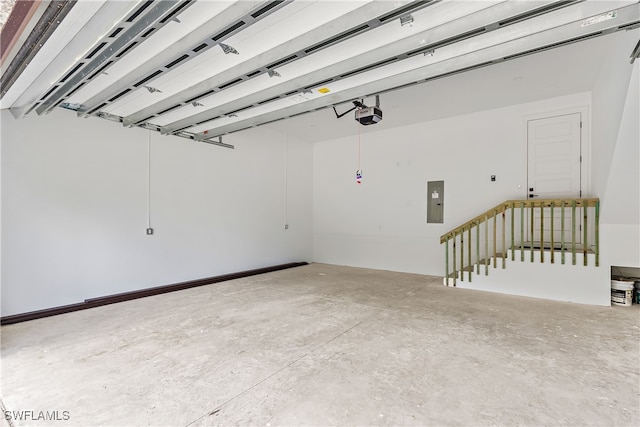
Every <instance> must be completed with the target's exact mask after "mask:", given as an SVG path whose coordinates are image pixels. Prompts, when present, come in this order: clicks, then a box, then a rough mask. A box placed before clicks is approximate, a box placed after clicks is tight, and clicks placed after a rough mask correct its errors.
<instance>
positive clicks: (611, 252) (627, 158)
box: [601, 61, 640, 274]
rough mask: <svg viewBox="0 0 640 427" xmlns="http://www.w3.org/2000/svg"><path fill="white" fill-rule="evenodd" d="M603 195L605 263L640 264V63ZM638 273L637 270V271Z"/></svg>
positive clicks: (602, 222) (625, 105) (636, 67)
mask: <svg viewBox="0 0 640 427" xmlns="http://www.w3.org/2000/svg"><path fill="white" fill-rule="evenodd" d="M629 68H631V66H629ZM625 98H626V100H625V102H624V103H623V106H624V109H623V113H622V119H621V121H620V127H619V132H618V133H617V140H616V143H615V145H614V147H613V150H612V151H613V154H612V161H611V168H610V172H609V174H608V180H607V186H606V191H605V192H604V195H603V197H602V217H601V230H602V240H601V242H602V254H603V265H604V266H605V267H606V266H612V265H613V266H626V267H640V120H639V119H638V118H639V117H640V63H639V62H638V61H636V62H635V63H634V66H633V74H632V76H631V80H630V83H629V86H628V90H627V92H626V97H625ZM636 274H637V273H636Z"/></svg>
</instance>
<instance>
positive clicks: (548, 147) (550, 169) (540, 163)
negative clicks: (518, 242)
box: [527, 113, 582, 243]
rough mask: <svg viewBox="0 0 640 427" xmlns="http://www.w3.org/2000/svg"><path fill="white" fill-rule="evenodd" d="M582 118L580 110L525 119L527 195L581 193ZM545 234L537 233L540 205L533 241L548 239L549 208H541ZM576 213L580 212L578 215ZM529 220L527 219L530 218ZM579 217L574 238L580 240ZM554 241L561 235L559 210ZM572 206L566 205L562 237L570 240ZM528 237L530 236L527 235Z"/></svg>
mask: <svg viewBox="0 0 640 427" xmlns="http://www.w3.org/2000/svg"><path fill="white" fill-rule="evenodd" d="M581 148H582V118H581V114H580V113H573V114H564V115H560V116H554V117H547V118H544V119H536V120H529V121H528V122H527V149H528V177H527V190H528V191H527V197H529V198H530V199H533V198H540V199H571V198H578V197H581V195H582V191H581V190H582V189H581V182H580V181H581V180H580V176H581V165H582V153H581ZM543 215H544V224H543V225H544V230H545V231H544V238H541V236H540V228H541V227H540V217H541V212H540V209H535V210H534V229H533V240H534V242H541V243H544V242H549V241H550V240H551V233H550V228H551V212H550V209H545V210H544V213H543ZM577 216H578V217H579V215H577ZM529 223H530V222H529ZM580 224H581V223H580V222H579V220H578V221H576V224H575V227H576V242H580V240H579V236H580V234H581V233H579V231H578V230H579V229H580ZM553 228H554V230H553V233H554V242H560V239H561V237H562V236H561V216H560V210H559V209H557V210H556V215H555V218H554V226H553ZM571 230H572V223H571V209H570V208H569V209H565V231H564V241H565V242H570V241H571ZM529 240H530V236H529Z"/></svg>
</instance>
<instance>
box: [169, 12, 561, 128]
mask: <svg viewBox="0 0 640 427" xmlns="http://www.w3.org/2000/svg"><path fill="white" fill-rule="evenodd" d="M563 5H564V4H563V3H559V4H558V5H557V6H558V7H562V6H563ZM542 10H543V11H545V12H548V11H549V5H548V4H546V5H542V6H540V4H539V3H534V2H514V3H499V4H497V5H495V6H490V7H488V6H487V4H482V3H480V2H478V3H466V4H464V5H460V6H458V7H457V8H456V10H455V14H452V13H450V14H447V21H446V24H444V23H443V24H442V25H437V24H438V23H439V22H440V21H437V20H434V19H431V20H429V19H428V18H431V16H429V10H426V11H425V13H424V14H423V16H421V17H423V18H427V19H422V20H420V19H419V21H422V22H423V24H422V25H423V26H422V28H424V31H422V32H419V30H420V28H421V27H418V26H417V25H416V27H417V28H416V29H415V31H412V32H407V33H405V36H404V37H402V38H400V39H398V40H397V41H394V42H387V41H388V40H387V37H389V36H388V35H380V36H378V37H379V39H381V40H382V41H383V42H382V43H381V45H380V46H377V45H376V46H375V49H370V50H368V51H365V52H363V53H360V54H356V52H354V53H353V54H352V55H350V56H349V57H347V58H344V59H343V60H342V61H336V62H333V63H331V62H330V60H327V61H326V63H325V66H324V67H322V68H318V69H312V71H310V72H307V73H304V74H301V75H300V76H299V77H297V78H292V79H289V80H287V81H285V82H283V83H280V84H277V85H273V86H269V87H264V85H263V88H260V87H259V86H258V87H255V88H248V89H247V90H246V91H245V93H244V94H242V96H240V94H238V95H236V96H235V97H233V98H232V99H230V100H229V101H227V102H223V101H218V100H216V99H214V96H213V95H212V96H211V98H212V99H211V102H208V103H206V104H207V105H214V106H215V107H214V108H211V109H209V110H207V111H202V112H198V113H196V114H193V115H190V116H189V117H186V118H184V119H181V120H177V121H174V122H170V123H168V124H165V125H162V132H163V133H172V132H174V131H176V130H179V129H183V128H185V126H188V125H191V126H193V125H196V124H201V123H204V122H207V121H210V120H214V119H216V118H219V117H222V116H228V115H230V114H234V113H236V112H238V111H244V110H246V109H248V108H251V107H257V106H261V105H264V104H265V103H267V102H271V101H276V100H279V99H283V98H286V97H291V96H293V95H294V94H299V93H302V92H304V91H310V90H311V89H313V88H317V87H318V86H321V85H326V84H333V83H335V82H337V81H339V80H341V79H344V78H348V77H351V76H354V75H356V74H362V73H365V72H367V71H369V70H372V69H375V68H379V67H383V66H386V65H389V64H392V63H395V62H398V61H402V60H404V59H406V58H408V57H409V56H413V55H416V54H420V53H423V52H429V51H432V50H433V49H436V48H441V47H444V46H446V45H449V44H452V43H456V42H460V41H462V40H465V39H467V38H469V37H471V36H470V34H473V35H479V34H483V33H487V32H489V31H492V30H495V29H497V28H504V27H505V26H506V24H505V23H506V22H509V23H512V22H513V18H514V17H520V16H522V15H523V14H528V15H529V16H530V17H532V16H533V14H534V13H536V12H539V11H542ZM416 16H419V15H417V14H416ZM419 17H420V16H419ZM394 23H395V22H394ZM395 24H397V23H395ZM433 25H435V26H433ZM390 30H391V31H390V32H389V33H392V32H394V31H395V32H397V30H395V29H394V28H391V29H390ZM427 40H428V42H427ZM416 46H420V47H419V48H417V49H416ZM327 54H328V55H329V53H327ZM329 56H332V55H329ZM336 57H337V56H336ZM283 73H284V71H283ZM285 74H286V73H285ZM310 93H311V92H310ZM316 95H317V94H316ZM308 98H309V96H305V95H304V94H302V95H301V96H298V97H297V98H294V99H293V100H292V102H299V101H303V100H305V99H308ZM203 102H204V100H203Z"/></svg>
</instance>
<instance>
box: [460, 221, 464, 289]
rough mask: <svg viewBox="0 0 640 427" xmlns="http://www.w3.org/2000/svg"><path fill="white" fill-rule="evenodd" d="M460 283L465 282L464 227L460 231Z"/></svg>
mask: <svg viewBox="0 0 640 427" xmlns="http://www.w3.org/2000/svg"><path fill="white" fill-rule="evenodd" d="M460 281H461V282H464V227H462V229H461V230H460Z"/></svg>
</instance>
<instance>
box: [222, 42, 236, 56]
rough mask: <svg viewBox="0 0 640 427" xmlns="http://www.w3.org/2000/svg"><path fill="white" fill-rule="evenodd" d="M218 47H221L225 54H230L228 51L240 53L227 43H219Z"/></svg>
mask: <svg viewBox="0 0 640 427" xmlns="http://www.w3.org/2000/svg"><path fill="white" fill-rule="evenodd" d="M220 47H221V48H222V51H223V52H224V53H226V54H227V55H228V54H230V53H233V54H235V55H239V54H240V52H238V51H237V50H235V49H234V48H232V47H231V46H229V45H228V44H224V43H220Z"/></svg>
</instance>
